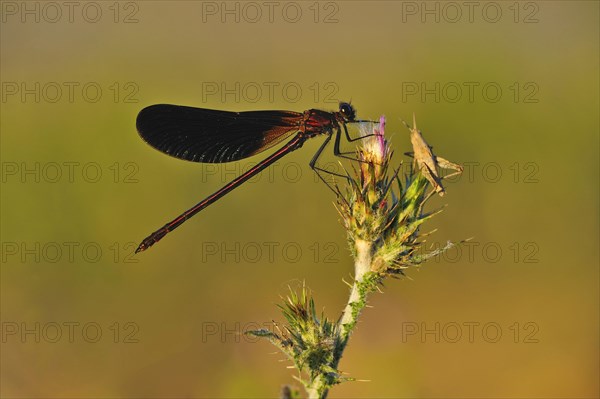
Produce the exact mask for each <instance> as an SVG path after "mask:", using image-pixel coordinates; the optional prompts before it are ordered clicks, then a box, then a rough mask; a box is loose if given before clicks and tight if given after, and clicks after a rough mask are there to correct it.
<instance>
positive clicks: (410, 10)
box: [401, 1, 540, 24]
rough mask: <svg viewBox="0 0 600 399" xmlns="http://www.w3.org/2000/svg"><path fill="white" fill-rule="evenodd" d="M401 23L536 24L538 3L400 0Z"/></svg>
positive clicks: (538, 18)
mask: <svg viewBox="0 0 600 399" xmlns="http://www.w3.org/2000/svg"><path fill="white" fill-rule="evenodd" d="M401 6H402V15H401V21H402V23H422V24H440V23H444V24H458V23H467V24H475V23H486V24H498V23H502V22H512V23H514V24H537V23H539V22H540V4H539V3H538V2H534V1H402V2H401Z"/></svg>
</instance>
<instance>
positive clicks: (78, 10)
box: [0, 1, 140, 24]
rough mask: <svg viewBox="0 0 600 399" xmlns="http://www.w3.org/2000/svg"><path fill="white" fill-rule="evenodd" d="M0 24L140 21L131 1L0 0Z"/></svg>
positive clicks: (137, 6) (137, 4)
mask: <svg viewBox="0 0 600 399" xmlns="http://www.w3.org/2000/svg"><path fill="white" fill-rule="evenodd" d="M0 7H1V10H2V23H3V24H32V23H35V24H58V23H67V24H75V23H82V22H83V23H89V24H97V23H100V22H112V23H115V24H119V23H123V24H137V23H138V22H140V20H139V15H140V12H139V11H140V2H135V1H2V2H0Z"/></svg>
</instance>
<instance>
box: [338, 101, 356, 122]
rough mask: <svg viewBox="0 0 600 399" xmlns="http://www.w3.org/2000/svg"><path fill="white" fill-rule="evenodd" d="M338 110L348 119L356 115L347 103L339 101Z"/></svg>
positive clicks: (352, 118)
mask: <svg viewBox="0 0 600 399" xmlns="http://www.w3.org/2000/svg"><path fill="white" fill-rule="evenodd" d="M340 112H341V114H342V115H344V116H345V117H346V119H348V120H350V121H351V120H354V118H355V117H356V111H355V110H354V108H353V107H352V105H350V104H349V103H340Z"/></svg>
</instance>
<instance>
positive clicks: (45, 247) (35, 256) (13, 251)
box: [0, 240, 139, 265]
mask: <svg viewBox="0 0 600 399" xmlns="http://www.w3.org/2000/svg"><path fill="white" fill-rule="evenodd" d="M136 246H137V245H136V243H135V242H124V243H122V242H117V241H115V242H111V243H101V242H97V241H75V240H74V241H2V243H0V248H1V251H0V256H1V260H2V263H3V264H6V263H10V264H24V265H34V264H55V263H67V264H99V263H100V264H103V265H104V264H106V263H107V262H110V263H115V264H121V263H138V262H139V259H137V258H135V257H134V251H135V248H136Z"/></svg>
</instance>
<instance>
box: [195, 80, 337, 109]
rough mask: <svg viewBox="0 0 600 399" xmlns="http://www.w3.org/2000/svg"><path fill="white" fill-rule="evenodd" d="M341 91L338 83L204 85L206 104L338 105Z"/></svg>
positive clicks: (223, 82)
mask: <svg viewBox="0 0 600 399" xmlns="http://www.w3.org/2000/svg"><path fill="white" fill-rule="evenodd" d="M339 91H340V87H339V85H338V84H337V83H336V82H306V83H304V82H294V81H286V82H278V81H248V82H242V81H231V82H226V81H205V82H202V83H201V98H202V102H203V103H206V102H210V103H214V102H220V103H223V104H230V103H235V104H239V103H249V104H254V103H257V102H261V103H269V104H272V103H281V102H284V103H290V104H295V103H297V102H299V101H303V102H313V103H315V104H321V103H325V104H336V105H337V104H338V103H339V98H338V93H339Z"/></svg>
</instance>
